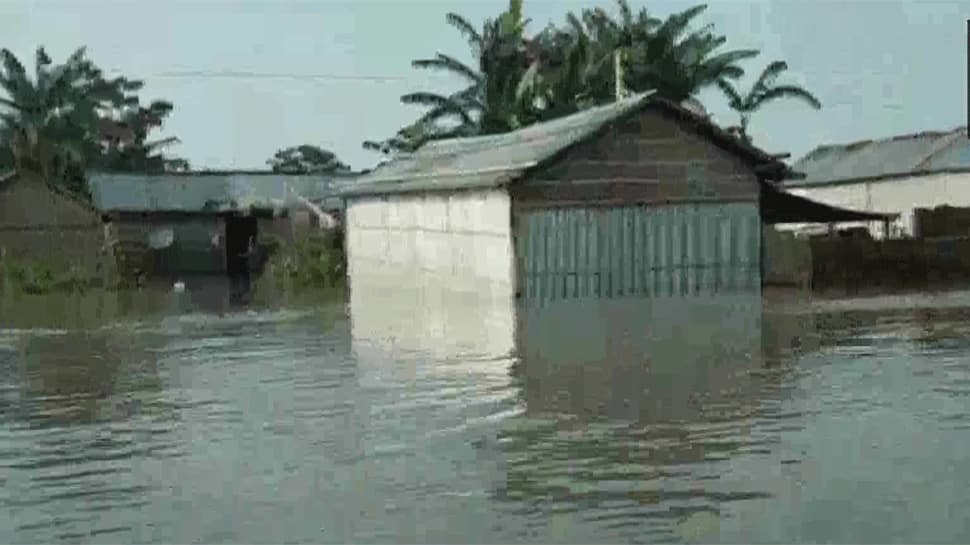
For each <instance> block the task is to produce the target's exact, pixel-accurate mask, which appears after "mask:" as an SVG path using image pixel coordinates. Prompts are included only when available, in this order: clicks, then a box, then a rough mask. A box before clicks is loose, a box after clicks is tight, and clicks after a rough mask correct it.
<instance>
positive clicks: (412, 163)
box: [341, 95, 845, 301]
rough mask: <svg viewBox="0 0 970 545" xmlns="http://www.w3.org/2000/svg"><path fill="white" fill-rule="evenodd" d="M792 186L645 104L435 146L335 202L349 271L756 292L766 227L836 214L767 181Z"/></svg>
mask: <svg viewBox="0 0 970 545" xmlns="http://www.w3.org/2000/svg"><path fill="white" fill-rule="evenodd" d="M789 174H790V172H789V169H788V167H787V166H786V165H785V164H784V163H783V162H781V161H780V160H778V159H777V158H775V157H773V156H771V155H769V154H768V153H766V152H764V151H762V150H760V149H758V148H755V147H753V146H752V145H750V144H748V143H746V142H744V141H743V140H740V139H738V138H736V137H734V136H732V135H730V134H728V133H727V132H725V131H724V130H722V129H720V128H719V127H717V126H716V125H715V124H713V123H712V122H711V121H710V120H709V119H708V118H707V117H706V116H705V115H704V114H702V113H699V112H696V111H692V110H689V109H687V108H685V107H683V106H681V105H679V104H676V103H673V102H670V101H666V100H662V99H656V98H651V97H648V96H644V95H640V96H636V97H632V98H628V99H624V100H621V101H617V102H615V103H612V104H608V105H605V106H601V107H597V108H592V109H589V110H586V111H583V112H580V113H577V114H573V115H571V116H568V117H564V118H561V119H557V120H554V121H550V122H546V123H541V124H537V125H533V126H529V127H526V128H523V129H520V130H517V131H514V132H510V133H507V134H500V135H493V136H484V137H476V138H463V139H453V140H444V141H437V142H431V143H428V144H426V145H424V146H422V147H421V148H420V149H418V150H417V151H416V152H414V153H412V154H408V155H405V156H402V157H400V158H398V159H396V160H394V161H392V162H390V163H387V164H384V165H382V166H380V167H378V168H376V169H375V170H373V171H372V172H370V173H368V174H366V175H363V176H361V177H360V178H358V179H357V180H356V182H355V183H354V184H353V185H352V186H349V187H347V188H345V189H343V190H342V191H341V195H342V196H343V197H344V198H345V199H346V201H347V202H346V249H347V260H348V272H349V274H350V277H351V280H352V282H356V283H358V284H365V283H370V280H368V281H366V282H365V281H362V280H361V278H364V277H367V278H370V279H373V281H374V282H378V283H384V284H389V285H400V284H402V283H404V282H405V278H407V277H408V276H411V277H415V278H416V277H419V276H427V275H431V276H432V277H434V278H436V279H437V280H435V282H436V283H438V284H441V285H447V286H448V287H450V288H452V289H458V290H469V291H477V292H482V291H488V292H491V293H493V294H514V295H515V296H517V297H519V298H521V299H525V300H529V301H547V300H553V299H571V298H583V297H590V296H593V297H618V296H631V295H632V296H650V297H662V296H680V295H689V294H699V293H711V294H715V293H739V292H753V293H756V292H759V291H760V289H761V278H762V270H761V268H762V225H763V223H781V222H785V221H790V220H791V219H792V218H798V217H801V216H805V215H806V214H807V215H809V216H811V215H813V214H834V215H835V216H838V215H839V214H840V213H844V212H845V211H841V210H837V209H835V208H832V207H827V206H824V205H820V204H817V203H810V202H809V201H807V200H805V199H800V198H798V197H795V196H793V195H790V194H787V193H786V192H784V191H782V190H781V189H779V188H777V187H776V186H775V185H772V184H771V183H769V182H770V181H772V180H780V179H783V178H784V177H786V176H788V175H789ZM806 206H807V207H808V208H806ZM806 210H807V212H806Z"/></svg>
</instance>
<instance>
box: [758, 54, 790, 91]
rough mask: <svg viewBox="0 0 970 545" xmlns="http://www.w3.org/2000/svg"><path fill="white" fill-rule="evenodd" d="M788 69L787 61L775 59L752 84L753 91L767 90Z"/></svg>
mask: <svg viewBox="0 0 970 545" xmlns="http://www.w3.org/2000/svg"><path fill="white" fill-rule="evenodd" d="M786 70H788V63H786V62H785V61H774V62H772V63H769V64H768V66H766V67H765V69H764V70H762V71H761V74H760V75H759V76H758V79H757V81H755V83H754V85H752V86H751V89H752V91H753V92H758V91H762V90H765V89H767V88H769V87H771V85H772V84H773V83H774V82H775V80H776V79H777V78H778V76H779V75H781V73H782V72H784V71H786Z"/></svg>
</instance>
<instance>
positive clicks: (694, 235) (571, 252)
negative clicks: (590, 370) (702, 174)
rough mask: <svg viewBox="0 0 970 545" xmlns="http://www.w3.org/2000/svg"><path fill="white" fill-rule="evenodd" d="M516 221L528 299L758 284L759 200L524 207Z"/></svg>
mask: <svg viewBox="0 0 970 545" xmlns="http://www.w3.org/2000/svg"><path fill="white" fill-rule="evenodd" d="M517 225H518V227H517V229H518V233H517V249H516V252H517V254H518V255H517V258H518V263H519V268H518V270H519V279H518V281H519V283H520V290H521V292H522V296H523V298H524V299H526V300H531V301H549V300H557V299H573V298H581V297H607V298H609V297H629V296H640V297H660V296H672V295H701V294H713V293H737V292H745V291H750V290H760V288H761V231H760V229H761V220H760V216H759V214H758V206H757V204H756V203H716V204H709V203H703V204H683V205H667V206H656V207H644V206H629V207H615V208H559V209H545V210H529V211H522V212H520V214H519V218H518V223H517Z"/></svg>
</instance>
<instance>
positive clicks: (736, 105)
mask: <svg viewBox="0 0 970 545" xmlns="http://www.w3.org/2000/svg"><path fill="white" fill-rule="evenodd" d="M715 84H716V85H717V87H718V89H720V90H721V92H722V93H724V96H725V97H727V99H728V104H729V105H730V106H731V109H733V110H738V111H741V110H742V109H743V108H744V99H743V98H742V97H741V95H740V94H738V91H737V89H735V88H734V86H733V85H731V83H730V82H728V81H727V80H725V79H723V78H722V79H718V80H717V82H715Z"/></svg>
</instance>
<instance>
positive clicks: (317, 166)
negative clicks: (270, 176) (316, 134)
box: [266, 144, 350, 174]
mask: <svg viewBox="0 0 970 545" xmlns="http://www.w3.org/2000/svg"><path fill="white" fill-rule="evenodd" d="M266 163H267V164H268V165H270V166H271V167H272V168H273V172H278V173H282V174H333V173H338V172H349V171H350V167H349V166H348V165H346V164H344V163H342V162H341V161H340V160H339V159H337V156H336V155H335V154H334V153H333V152H330V151H327V150H325V149H322V148H319V147H317V146H311V145H307V144H304V145H301V146H293V147H289V148H285V149H281V150H279V151H277V152H276V154H275V155H273V157H272V158H271V159H269V160H268V161H266Z"/></svg>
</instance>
